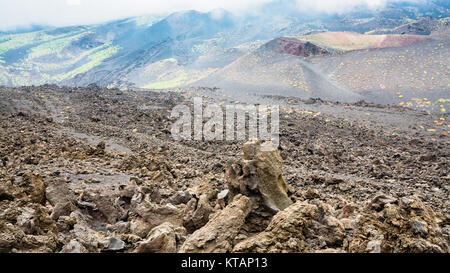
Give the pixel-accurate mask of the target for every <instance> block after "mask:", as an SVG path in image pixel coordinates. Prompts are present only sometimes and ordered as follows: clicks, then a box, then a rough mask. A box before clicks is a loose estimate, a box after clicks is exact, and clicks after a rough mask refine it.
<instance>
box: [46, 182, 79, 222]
mask: <svg viewBox="0 0 450 273" xmlns="http://www.w3.org/2000/svg"><path fill="white" fill-rule="evenodd" d="M45 197H46V198H47V200H48V201H49V202H50V204H52V206H53V212H52V214H51V217H52V219H54V220H57V219H58V218H59V217H60V216H68V215H70V213H71V212H72V211H73V210H74V209H75V206H74V202H73V197H72V193H71V192H70V190H69V188H68V187H67V185H66V183H65V181H64V180H60V179H55V180H49V181H48V182H47V186H46V188H45Z"/></svg>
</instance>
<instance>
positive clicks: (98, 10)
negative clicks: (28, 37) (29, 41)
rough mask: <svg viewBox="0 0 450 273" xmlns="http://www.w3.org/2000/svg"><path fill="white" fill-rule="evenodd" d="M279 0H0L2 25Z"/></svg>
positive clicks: (320, 2) (322, 8)
mask: <svg viewBox="0 0 450 273" xmlns="http://www.w3.org/2000/svg"><path fill="white" fill-rule="evenodd" d="M274 1H280V0H1V1H0V29H7V28H11V27H15V26H26V25H29V24H45V25H54V26H64V25H75V24H91V23H98V22H103V21H107V20H112V19H117V18H124V17H129V16H137V15H145V14H158V13H167V12H174V11H180V10H189V9H195V10H198V11H210V10H213V9H217V8H223V9H226V10H231V11H243V10H253V9H255V8H256V7H257V6H258V5H262V4H264V3H268V2H274ZM282 1H295V2H296V6H297V7H298V9H300V10H307V11H311V10H312V11H318V12H327V13H332V12H342V11H346V10H348V9H350V8H353V7H355V6H357V5H361V4H364V5H366V6H367V7H370V8H376V7H379V6H382V5H384V4H385V3H386V2H389V1H400V0H282ZM408 1H421V0H408Z"/></svg>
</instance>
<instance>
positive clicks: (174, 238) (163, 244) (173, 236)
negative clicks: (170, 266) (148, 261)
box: [136, 222, 186, 253]
mask: <svg viewBox="0 0 450 273" xmlns="http://www.w3.org/2000/svg"><path fill="white" fill-rule="evenodd" d="M185 236H186V229H184V228H183V227H175V226H174V225H172V224H171V223H168V222H166V223H162V224H161V225H159V226H157V227H155V228H153V229H152V230H151V231H150V232H149V234H148V236H147V238H146V239H145V240H144V241H141V242H140V243H139V245H138V247H137V249H136V252H138V253H176V252H177V249H178V247H179V246H180V243H181V242H182V240H183V239H184V237H185Z"/></svg>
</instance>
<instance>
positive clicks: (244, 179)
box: [226, 139, 292, 211]
mask: <svg viewBox="0 0 450 273" xmlns="http://www.w3.org/2000/svg"><path fill="white" fill-rule="evenodd" d="M282 166H283V160H282V158H281V156H280V153H279V151H278V150H277V149H276V148H275V147H274V146H273V144H272V142H270V141H269V142H265V143H263V144H261V143H260V141H259V140H255V139H253V140H250V141H249V142H247V143H245V144H244V158H243V160H242V161H240V162H237V163H233V164H229V166H228V168H227V170H226V178H227V182H228V186H229V188H230V190H231V191H232V193H233V194H232V195H231V196H233V195H235V194H239V193H241V194H244V195H247V196H251V195H254V193H257V194H259V195H261V196H262V198H263V200H264V205H265V206H266V207H268V208H270V209H271V210H273V211H280V210H283V209H285V208H287V207H288V206H290V205H291V204H292V201H291V199H289V197H288V195H287V185H286V182H285V180H284V178H283V176H282Z"/></svg>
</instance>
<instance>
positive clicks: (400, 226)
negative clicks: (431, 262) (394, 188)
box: [349, 195, 449, 253]
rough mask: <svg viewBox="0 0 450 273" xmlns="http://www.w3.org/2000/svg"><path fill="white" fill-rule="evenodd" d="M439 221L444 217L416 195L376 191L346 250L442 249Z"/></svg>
mask: <svg viewBox="0 0 450 273" xmlns="http://www.w3.org/2000/svg"><path fill="white" fill-rule="evenodd" d="M380 219H383V220H382V221H380ZM440 223H443V217H442V216H439V215H437V214H436V213H435V212H434V211H433V210H432V209H431V208H430V207H428V206H427V205H425V204H424V203H423V202H421V201H420V200H419V198H417V197H415V196H409V197H402V198H400V199H396V198H392V197H389V196H386V195H377V196H376V197H375V198H373V199H372V200H371V201H370V202H369V203H368V205H367V208H366V210H365V211H364V212H363V213H362V215H361V217H360V219H359V224H358V228H357V229H356V230H355V233H354V239H353V240H352V241H351V243H350V245H349V252H373V253H377V252H395V253H398V252H408V253H410V252H414V253H426V252H439V253H443V252H444V253H445V252H448V251H449V246H448V241H447V240H446V238H445V237H444V235H443V234H442V230H441V227H440V225H439V224H440Z"/></svg>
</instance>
